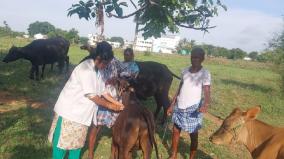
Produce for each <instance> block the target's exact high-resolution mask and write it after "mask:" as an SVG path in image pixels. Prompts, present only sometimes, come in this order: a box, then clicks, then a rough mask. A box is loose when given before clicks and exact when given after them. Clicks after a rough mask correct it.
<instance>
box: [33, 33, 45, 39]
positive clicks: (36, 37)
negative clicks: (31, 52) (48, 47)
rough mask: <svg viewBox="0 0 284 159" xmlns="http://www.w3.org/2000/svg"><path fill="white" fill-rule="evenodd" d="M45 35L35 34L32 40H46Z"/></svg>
mask: <svg viewBox="0 0 284 159" xmlns="http://www.w3.org/2000/svg"><path fill="white" fill-rule="evenodd" d="M47 38H48V37H47V35H43V34H41V33H38V34H35V35H34V39H35V40H37V39H47Z"/></svg>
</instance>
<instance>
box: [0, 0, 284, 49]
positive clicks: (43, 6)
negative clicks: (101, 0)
mask: <svg viewBox="0 0 284 159" xmlns="http://www.w3.org/2000/svg"><path fill="white" fill-rule="evenodd" d="M78 1H79V0H23V1H19V0H0V26H3V23H2V22H3V21H4V20H6V21H7V23H8V24H9V26H10V27H11V28H12V29H13V30H16V31H24V32H27V28H28V26H29V24H30V23H33V22H35V21H48V22H50V23H51V24H53V25H54V26H55V27H58V28H62V29H66V30H69V29H71V28H75V29H77V30H78V31H79V34H80V35H81V36H87V35H88V34H89V33H96V32H97V31H98V32H99V30H97V28H96V27H95V23H94V21H86V20H83V19H82V20H79V18H78V17H77V16H76V15H75V16H72V17H67V9H68V8H69V7H70V6H71V5H72V4H73V3H76V2H78ZM221 1H222V2H223V3H224V4H225V5H226V6H227V8H228V10H227V11H223V10H220V12H219V15H218V16H217V17H214V18H212V19H211V25H212V26H216V28H214V29H211V30H210V31H209V33H206V34H204V33H203V32H201V31H196V30H190V29H184V28H180V32H179V33H178V34H176V35H178V36H181V37H182V38H187V39H189V40H195V41H196V42H197V43H206V44H213V45H216V46H222V47H226V48H229V49H231V48H241V49H243V50H245V51H247V52H251V51H262V50H264V49H265V48H266V47H267V45H266V44H267V43H268V41H269V40H270V39H271V38H273V36H275V35H276V34H277V33H279V32H280V31H281V30H283V28H284V23H283V22H284V20H283V18H284V16H283V15H284V7H283V6H284V0H221ZM134 29H135V24H134V22H133V18H129V19H126V20H120V19H114V18H106V22H105V35H106V36H107V37H112V36H121V37H123V38H124V39H127V40H133V38H134Z"/></svg>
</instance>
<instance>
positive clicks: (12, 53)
mask: <svg viewBox="0 0 284 159" xmlns="http://www.w3.org/2000/svg"><path fill="white" fill-rule="evenodd" d="M22 57H23V53H22V52H21V49H20V48H17V47H15V46H12V47H11V49H10V50H9V53H8V54H7V55H6V56H5V57H4V59H3V62H6V63H8V62H12V61H16V60H18V59H19V58H22Z"/></svg>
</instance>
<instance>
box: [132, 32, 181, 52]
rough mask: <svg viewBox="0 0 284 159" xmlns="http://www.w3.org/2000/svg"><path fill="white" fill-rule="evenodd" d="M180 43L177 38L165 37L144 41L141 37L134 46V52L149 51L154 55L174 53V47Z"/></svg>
mask: <svg viewBox="0 0 284 159" xmlns="http://www.w3.org/2000/svg"><path fill="white" fill-rule="evenodd" d="M179 41H180V37H179V36H175V35H167V36H162V37H160V38H157V39H155V38H149V39H146V40H145V39H144V38H143V37H138V38H137V41H136V43H135V46H134V48H133V49H134V50H135V51H150V52H155V53H167V54H172V53H175V52H176V51H177V50H176V47H177V46H178V43H179Z"/></svg>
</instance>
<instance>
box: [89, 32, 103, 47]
mask: <svg viewBox="0 0 284 159" xmlns="http://www.w3.org/2000/svg"><path fill="white" fill-rule="evenodd" d="M103 39H104V37H103V36H100V35H98V34H88V44H89V45H91V46H95V45H97V42H100V41H102V40H103Z"/></svg>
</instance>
